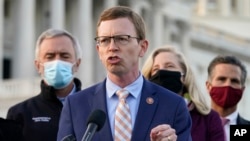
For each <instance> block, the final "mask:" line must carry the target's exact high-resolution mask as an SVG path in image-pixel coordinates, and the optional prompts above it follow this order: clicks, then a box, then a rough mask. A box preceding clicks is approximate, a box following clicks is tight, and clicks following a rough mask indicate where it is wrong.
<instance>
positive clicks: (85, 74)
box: [76, 0, 98, 87]
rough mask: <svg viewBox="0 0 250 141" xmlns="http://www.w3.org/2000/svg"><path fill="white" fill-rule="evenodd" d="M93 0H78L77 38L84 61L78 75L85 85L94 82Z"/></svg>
mask: <svg viewBox="0 0 250 141" xmlns="http://www.w3.org/2000/svg"><path fill="white" fill-rule="evenodd" d="M92 7H93V6H92V0H78V12H77V13H78V15H77V24H76V27H77V28H78V30H77V31H76V35H77V38H78V40H79V42H80V45H81V48H82V53H83V55H82V62H81V65H80V68H79V71H78V73H77V77H78V78H79V79H80V80H81V81H82V83H83V87H87V86H89V85H91V84H93V83H94V76H95V75H96V73H95V72H94V71H95V70H94V66H95V65H96V64H95V63H94V58H97V59H98V57H97V56H95V57H94V51H95V46H94V39H93V38H94V37H93V31H94V32H95V30H93V25H95V24H94V23H93V19H92Z"/></svg>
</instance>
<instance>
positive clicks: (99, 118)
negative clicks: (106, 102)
mask: <svg viewBox="0 0 250 141" xmlns="http://www.w3.org/2000/svg"><path fill="white" fill-rule="evenodd" d="M105 120H106V114H105V113H104V112H103V111H102V110H98V109H97V110H95V111H94V112H92V113H91V115H90V116H89V118H88V127H87V130H86V131H85V133H84V136H83V137H82V141H91V139H92V137H93V135H94V134H95V132H96V131H99V130H100V129H101V128H102V127H103V125H104V123H105Z"/></svg>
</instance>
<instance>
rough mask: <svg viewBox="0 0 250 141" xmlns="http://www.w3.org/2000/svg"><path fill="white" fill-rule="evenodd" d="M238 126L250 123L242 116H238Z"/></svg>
mask: <svg viewBox="0 0 250 141" xmlns="http://www.w3.org/2000/svg"><path fill="white" fill-rule="evenodd" d="M236 122H237V125H238V124H239V125H250V121H248V120H246V119H244V118H243V117H242V116H240V115H238V117H237V121H236Z"/></svg>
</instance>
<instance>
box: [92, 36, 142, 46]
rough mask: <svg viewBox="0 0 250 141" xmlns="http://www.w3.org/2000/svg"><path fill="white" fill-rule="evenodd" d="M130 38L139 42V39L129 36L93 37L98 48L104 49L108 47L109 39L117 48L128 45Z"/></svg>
mask: <svg viewBox="0 0 250 141" xmlns="http://www.w3.org/2000/svg"><path fill="white" fill-rule="evenodd" d="M131 38H134V39H137V40H138V41H139V40H140V38H138V37H132V36H130V35H115V36H99V37H95V41H96V43H97V45H98V46H100V47H106V46H108V45H109V44H110V42H111V39H113V40H114V43H115V44H116V45H118V46H119V45H126V44H128V43H129V41H130V39H131Z"/></svg>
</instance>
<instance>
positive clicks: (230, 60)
mask: <svg viewBox="0 0 250 141" xmlns="http://www.w3.org/2000/svg"><path fill="white" fill-rule="evenodd" d="M218 64H231V65H235V66H238V67H239V68H240V70H241V77H240V78H241V83H242V85H243V86H244V85H245V82H246V77H247V70H246V67H245V65H244V64H243V63H242V62H241V61H240V60H239V59H237V58H236V57H235V56H230V55H218V56H217V57H215V58H214V59H213V60H212V61H211V62H210V64H209V66H208V69H207V72H208V79H211V77H212V73H213V70H214V68H215V66H216V65H218Z"/></svg>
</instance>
